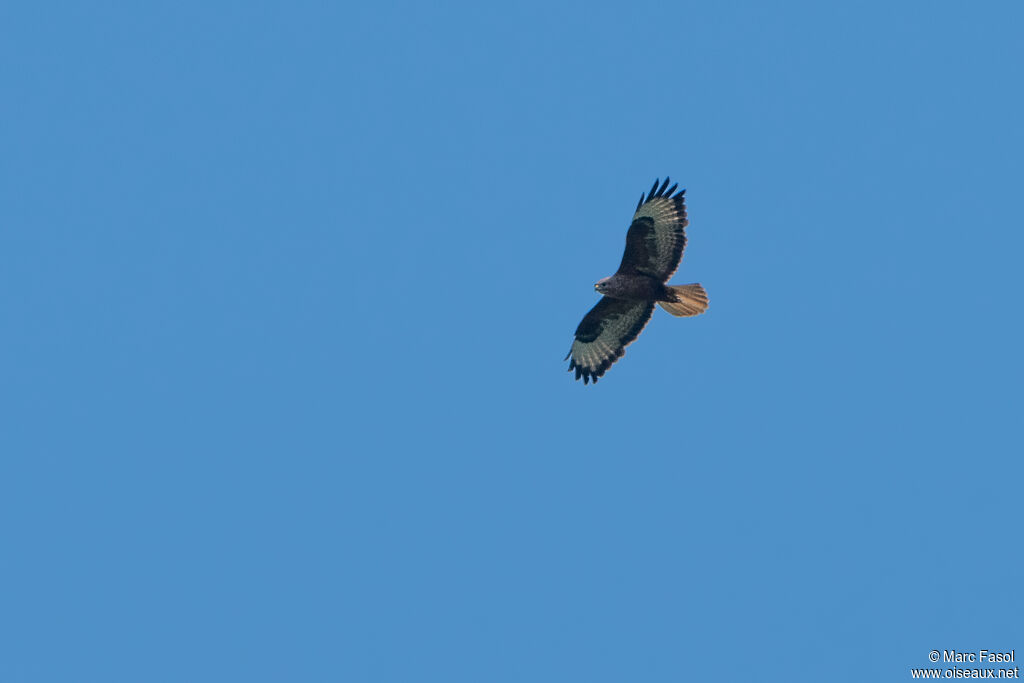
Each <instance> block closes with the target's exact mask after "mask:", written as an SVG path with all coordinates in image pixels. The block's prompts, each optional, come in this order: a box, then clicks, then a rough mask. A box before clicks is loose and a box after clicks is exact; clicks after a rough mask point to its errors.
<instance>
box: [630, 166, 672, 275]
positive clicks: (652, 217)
mask: <svg viewBox="0 0 1024 683" xmlns="http://www.w3.org/2000/svg"><path fill="white" fill-rule="evenodd" d="M668 183H669V180H668V178H665V182H664V183H662V184H661V187H659V186H658V181H657V180H655V181H654V185H653V186H652V187H651V191H650V192H648V193H647V197H646V199H645V198H644V195H640V203H639V204H637V206H636V213H634V214H633V223H632V225H630V226H629V232H627V233H626V252H625V253H624V254H623V255H622V263H621V264H620V265H619V272H620V273H628V274H639V275H647V276H650V277H653V278H656V279H657V280H658V281H660V282H668V281H669V278H671V277H672V275H673V273H675V272H676V268H678V267H679V261H680V260H682V258H683V249H685V248H686V226H687V225H688V224H689V221H687V220H686V202H685V197H684V196H683V195H685V194H686V190H680V191H679V192H676V193H675V194H674V195H673V194H672V193H673V192H675V191H676V187H678V185H673V186H672V187H669V186H668Z"/></svg>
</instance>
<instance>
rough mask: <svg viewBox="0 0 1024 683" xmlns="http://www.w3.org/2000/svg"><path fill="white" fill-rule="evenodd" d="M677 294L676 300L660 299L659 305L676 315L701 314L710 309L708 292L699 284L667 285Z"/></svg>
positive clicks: (667, 287)
mask: <svg viewBox="0 0 1024 683" xmlns="http://www.w3.org/2000/svg"><path fill="white" fill-rule="evenodd" d="M665 287H666V289H669V290H671V291H672V292H673V293H674V294H675V295H676V299H677V300H676V301H659V302H658V305H659V306H661V307H662V308H664V309H665V310H666V311H668V312H669V313H671V314H672V315H675V316H680V317H682V316H686V315H700V314H701V313H703V312H704V311H706V310H708V293H707V292H705V291H704V288H703V287H701V286H700V285H699V284H692V285H665Z"/></svg>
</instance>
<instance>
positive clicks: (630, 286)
mask: <svg viewBox="0 0 1024 683" xmlns="http://www.w3.org/2000/svg"><path fill="white" fill-rule="evenodd" d="M658 182H659V181H657V180H655V181H654V185H653V186H652V187H651V189H650V191H649V192H648V193H647V195H646V196H645V195H643V194H641V195H640V202H639V203H638V204H637V205H636V213H634V214H633V223H632V224H631V225H630V226H629V232H627V233H626V251H625V253H624V254H623V255H622V263H621V264H619V269H618V271H616V273H615V274H614V275H612V276H611V277H606V278H604V279H602V280H599V281H598V282H597V284H595V285H594V289H596V290H597V291H598V292H600V293H601V294H603V295H604V296H603V297H602V298H601V300H600V301H598V302H597V305H596V306H594V307H593V308H592V309H590V312H589V313H587V314H586V315H585V316H584V317H583V320H582V321H581V322H580V324H579V327H577V328H576V339H575V340H574V341H573V343H572V347H571V348H570V349H569V355H567V356H566V357H565V358H566V360H568V359H569V358H570V357H571V358H572V360H571V361H569V372H572V371H573V370H575V371H576V379H580V378H581V377H582V378H583V383H584V384H586V383H587V382H589V381H591V380H593V381H594V382H597V380H598V378H599V377H601V376H602V375H603V374H604V373H605V371H606V370H607V369H608V368H610V367H611V365H612V363H614V362H615V361H617V360H618V359H619V358H621V357H622V355H623V354H624V353H625V352H626V347H627V346H629V344H630V343H632V342H633V340H634V339H636V338H637V336H639V335H640V331H641V330H643V329H644V326H645V325H646V324H647V321H648V320H650V319H651V314H653V313H654V305H655V304H658V305H660V306H661V307H662V308H664V309H665V310H666V311H668V312H669V313H671V314H672V315H675V316H690V315H699V314H701V313H703V312H704V311H706V310H707V308H708V294H707V292H705V291H704V288H703V287H701V286H700V285H699V284H692V285H669V284H667V283H668V281H669V278H671V277H672V275H673V274H674V273H675V272H676V269H677V268H678V267H679V262H680V261H681V260H682V258H683V249H684V248H685V247H686V226H687V225H688V224H689V221H687V220H686V204H685V201H684V199H685V198H684V196H683V195H684V194H685V193H686V190H680V191H679V192H676V188H677V187H678V185H673V186H672V187H669V186H668V183H669V179H668V178H665V182H664V183H661V185H660V186H659V184H658Z"/></svg>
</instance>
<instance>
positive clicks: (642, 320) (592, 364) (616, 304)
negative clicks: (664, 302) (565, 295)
mask: <svg viewBox="0 0 1024 683" xmlns="http://www.w3.org/2000/svg"><path fill="white" fill-rule="evenodd" d="M653 312H654V302H653V301H626V300H624V299H613V298H611V297H607V296H606V297H603V298H602V299H601V300H600V301H598V302H597V305H596V306H594V307H593V308H592V309H590V312H589V313H587V314H586V315H585V316H583V320H582V321H581V322H580V324H579V327H577V328H576V339H575V341H573V343H572V347H571V348H570V349H569V355H568V356H566V359H568V358H569V357H572V360H571V361H569V371H570V372H572V371H573V370H575V371H576V379H580V378H581V377H582V378H583V383H584V384H586V383H587V382H589V381H590V380H593V381H594V382H597V378H598V377H600V376H601V375H603V374H604V373H605V370H607V369H608V368H610V367H611V366H612V363H614V362H615V361H617V360H618V359H619V358H622V355H623V354H624V353H626V347H627V346H629V344H631V343H632V342H633V340H634V339H636V338H637V337H638V336H639V335H640V332H641V330H643V329H644V326H645V325H647V321H648V320H650V319H651V314H652V313H653Z"/></svg>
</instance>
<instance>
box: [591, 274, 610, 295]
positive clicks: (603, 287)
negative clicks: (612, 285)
mask: <svg viewBox="0 0 1024 683" xmlns="http://www.w3.org/2000/svg"><path fill="white" fill-rule="evenodd" d="M609 280H611V278H610V277H603V278H601V279H600V280H598V281H597V283H596V284H595V285H594V289H595V290H597V291H598V292H600V293H601V294H604V293H605V292H607V291H608V281H609Z"/></svg>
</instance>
